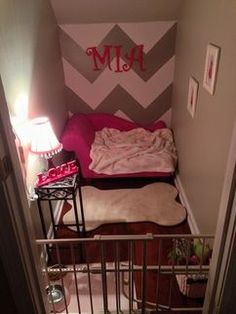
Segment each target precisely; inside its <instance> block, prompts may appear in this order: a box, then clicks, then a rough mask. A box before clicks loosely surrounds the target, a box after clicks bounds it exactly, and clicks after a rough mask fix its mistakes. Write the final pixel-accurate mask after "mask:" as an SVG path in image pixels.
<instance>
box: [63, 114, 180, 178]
mask: <svg viewBox="0 0 236 314" xmlns="http://www.w3.org/2000/svg"><path fill="white" fill-rule="evenodd" d="M101 134H102V135H101ZM111 135H112V137H111ZM138 135H139V137H138ZM99 136H100V137H99ZM115 139H116V141H115ZM141 139H142V142H141ZM108 141H109V143H110V144H111V145H110V146H109V147H108ZM61 142H62V144H63V147H64V149H65V150H66V151H72V152H74V153H75V155H76V158H77V159H78V161H79V164H80V169H81V172H82V176H83V177H84V178H87V179H93V178H108V177H122V178H126V177H165V176H171V175H172V174H173V172H174V169H175V166H176V160H177V157H176V149H175V146H174V141H173V136H172V132H171V130H170V129H168V128H166V125H165V123H164V122H163V121H157V122H156V123H153V124H150V125H146V126H142V125H139V124H137V123H134V122H131V121H128V120H125V119H122V118H119V117H116V116H114V115H111V114H105V113H93V114H81V113H76V114H74V115H73V116H72V117H71V118H70V119H69V120H68V122H67V123H66V126H65V129H64V132H63V134H62V138H61ZM101 142H103V146H101V145H100V144H101ZM97 144H98V145H97ZM134 144H135V145H134ZM95 145H97V146H96V147H95ZM128 145H130V146H128ZM107 147H108V150H106V148H107ZM140 147H141V148H142V151H140ZM154 148H155V152H154ZM122 149H123V151H122ZM112 150H113V153H112V154H113V155H112V157H111V158H108V157H110V156H111V154H110V153H111V151H112ZM151 151H152V154H151ZM96 153H98V154H99V155H97V157H96ZM130 153H132V156H131V155H130ZM141 155H142V161H141V159H140V156H141ZM92 158H93V160H92ZM94 158H95V159H94ZM108 159H110V160H109V162H110V164H109V167H108V169H104V167H103V166H104V164H107V160H108ZM117 159H119V160H118V162H119V163H118V164H114V160H116V161H117ZM98 160H99V161H101V164H100V166H98V167H95V164H97V162H98ZM143 160H145V162H146V164H142V163H143ZM150 161H151V163H152V167H150ZM167 161H168V165H167V163H166V162H167ZM128 162H129V164H128ZM141 164H142V167H141V166H140V165H141ZM121 165H122V167H121ZM160 165H162V166H163V165H164V166H163V167H162V168H161V167H160Z"/></svg>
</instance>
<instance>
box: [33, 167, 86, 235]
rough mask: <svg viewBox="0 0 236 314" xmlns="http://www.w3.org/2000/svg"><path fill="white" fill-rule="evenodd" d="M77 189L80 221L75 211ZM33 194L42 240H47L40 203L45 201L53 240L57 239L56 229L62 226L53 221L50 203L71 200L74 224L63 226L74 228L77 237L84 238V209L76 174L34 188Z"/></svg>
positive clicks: (78, 179) (78, 178) (77, 174)
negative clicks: (35, 200)
mask: <svg viewBox="0 0 236 314" xmlns="http://www.w3.org/2000/svg"><path fill="white" fill-rule="evenodd" d="M77 189H78V192H79V205H80V219H79V216H78V211H77V202H76V194H77ZM35 194H36V195H37V197H38V198H37V203H38V210H39V215H40V220H41V224H42V229H43V235H44V238H45V239H47V230H46V226H45V221H44V215H43V211H42V206H41V202H43V201H47V202H48V204H49V210H50V216H51V221H52V227H53V234H54V238H56V237H57V232H56V231H57V228H58V227H60V226H62V225H61V224H57V223H56V222H55V219H54V214H53V206H52V201H58V200H64V201H65V200H72V202H73V210H74V215H75V223H73V224H63V226H68V227H69V226H70V227H71V226H74V227H76V230H77V232H78V236H79V237H80V236H82V237H84V236H85V222H84V208H83V201H82V192H81V185H80V175H79V173H76V174H74V175H72V176H68V177H65V178H63V179H61V180H59V181H56V182H52V183H50V184H48V185H44V186H41V187H38V188H35Z"/></svg>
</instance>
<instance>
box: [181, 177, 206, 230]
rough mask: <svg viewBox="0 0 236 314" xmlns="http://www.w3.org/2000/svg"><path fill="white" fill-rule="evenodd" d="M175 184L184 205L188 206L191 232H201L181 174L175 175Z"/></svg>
mask: <svg viewBox="0 0 236 314" xmlns="http://www.w3.org/2000/svg"><path fill="white" fill-rule="evenodd" d="M175 185H176V188H177V189H178V191H179V198H180V201H181V203H182V205H183V206H184V207H185V208H186V210H187V214H188V224H189V227H190V230H191V233H192V234H200V231H199V228H198V225H197V222H196V219H195V217H194V214H193V211H192V209H191V207H190V204H189V201H188V198H187V196H186V193H185V191H184V187H183V185H182V182H181V180H180V177H179V175H176V177H175Z"/></svg>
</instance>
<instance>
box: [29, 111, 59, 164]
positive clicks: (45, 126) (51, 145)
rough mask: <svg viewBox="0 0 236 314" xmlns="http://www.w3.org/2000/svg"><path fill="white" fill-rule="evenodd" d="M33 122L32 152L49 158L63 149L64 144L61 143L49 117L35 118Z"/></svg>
mask: <svg viewBox="0 0 236 314" xmlns="http://www.w3.org/2000/svg"><path fill="white" fill-rule="evenodd" d="M31 124H32V125H31V126H32V128H31V148H30V151H31V152H32V153H34V154H38V155H41V156H42V157H45V158H47V159H49V158H51V157H52V156H53V155H55V154H57V153H59V152H60V151H61V150H62V144H61V143H59V141H58V139H57V137H56V135H55V133H54V131H53V129H52V126H51V123H50V121H49V119H48V118H47V117H40V118H36V119H33V120H32V121H31Z"/></svg>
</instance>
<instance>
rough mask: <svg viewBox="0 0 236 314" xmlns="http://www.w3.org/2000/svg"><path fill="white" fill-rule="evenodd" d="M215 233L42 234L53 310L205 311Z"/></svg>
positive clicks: (44, 268) (70, 312) (44, 267)
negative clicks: (59, 236) (49, 237)
mask: <svg viewBox="0 0 236 314" xmlns="http://www.w3.org/2000/svg"><path fill="white" fill-rule="evenodd" d="M213 238H214V237H213V236H212V235H186V234H178V235H166V234H163V235H156V234H155V235H154V234H146V235H118V236H114V235H112V236H109V235H97V236H95V237H94V238H76V239H53V240H37V244H38V246H40V247H41V250H40V252H41V253H42V254H41V262H42V274H43V278H44V284H45V293H46V295H47V300H48V302H49V305H50V309H51V312H53V313H58V312H61V313H67V314H75V313H79V314H85V313H92V314H93V313H159V312H162V311H165V312H178V313H186V312H188V313H190V312H195V313H201V312H202V304H203V300H204V292H205V288H206V284H207V276H208V272H209V261H210V256H211V250H210V247H212V242H213ZM48 252H50V254H49V255H48Z"/></svg>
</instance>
